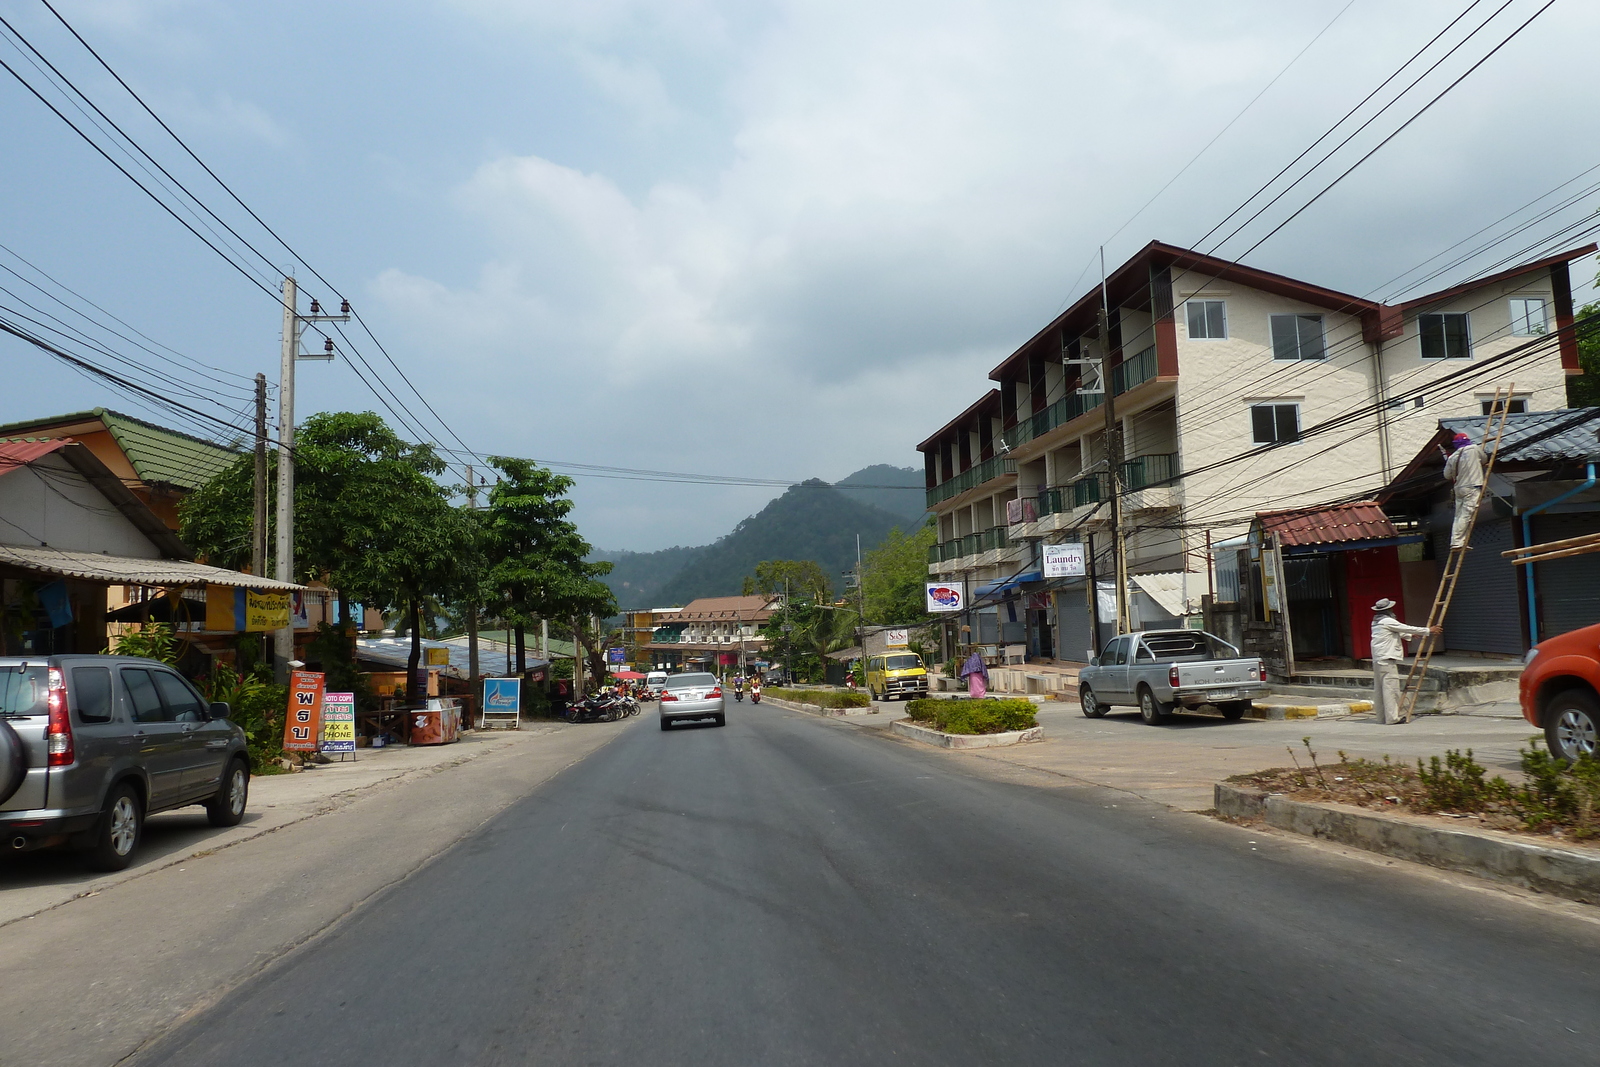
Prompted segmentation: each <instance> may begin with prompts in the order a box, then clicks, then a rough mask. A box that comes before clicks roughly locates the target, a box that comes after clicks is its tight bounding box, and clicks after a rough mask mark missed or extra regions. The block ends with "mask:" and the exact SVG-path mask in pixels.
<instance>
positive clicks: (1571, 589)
mask: <svg viewBox="0 0 1600 1067" xmlns="http://www.w3.org/2000/svg"><path fill="white" fill-rule="evenodd" d="M1596 532H1600V513H1596V512H1587V513H1580V514H1574V515H1535V516H1534V517H1533V540H1534V543H1535V544H1543V543H1544V542H1547V541H1562V540H1565V539H1566V538H1568V537H1578V536H1581V535H1582V534H1591V533H1596ZM1517 570H1518V571H1521V570H1522V568H1521V567H1518V568H1517ZM1533 580H1534V585H1535V587H1536V588H1537V591H1538V595H1539V640H1541V641H1543V640H1544V639H1545V638H1547V637H1554V636H1555V635H1556V634H1564V633H1566V632H1567V631H1568V630H1577V629H1581V628H1582V627H1585V626H1593V625H1594V624H1595V623H1597V622H1600V553H1591V554H1589V555H1586V556H1568V557H1567V558H1565V559H1552V560H1548V561H1546V562H1544V563H1537V564H1534V575H1533Z"/></svg>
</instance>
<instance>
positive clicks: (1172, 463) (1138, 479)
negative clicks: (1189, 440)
mask: <svg viewBox="0 0 1600 1067" xmlns="http://www.w3.org/2000/svg"><path fill="white" fill-rule="evenodd" d="M1177 473H1178V454H1177V453H1176V452H1158V453H1153V454H1151V455H1148V456H1136V457H1134V458H1133V459H1130V460H1129V461H1128V462H1126V463H1124V464H1123V465H1122V485H1123V488H1125V489H1143V488H1145V487H1146V486H1151V485H1159V484H1161V483H1162V482H1169V481H1171V480H1172V478H1173V476H1174V475H1176V474H1177Z"/></svg>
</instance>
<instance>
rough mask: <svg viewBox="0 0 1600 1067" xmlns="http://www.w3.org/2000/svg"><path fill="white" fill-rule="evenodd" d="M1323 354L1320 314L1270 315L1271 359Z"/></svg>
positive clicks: (1316, 356) (1308, 356)
mask: <svg viewBox="0 0 1600 1067" xmlns="http://www.w3.org/2000/svg"><path fill="white" fill-rule="evenodd" d="M1325 355H1327V351H1326V349H1325V348H1324V347H1323V344H1322V316H1321V315H1274V316H1272V358H1273V359H1321V358H1322V357H1323V356H1325Z"/></svg>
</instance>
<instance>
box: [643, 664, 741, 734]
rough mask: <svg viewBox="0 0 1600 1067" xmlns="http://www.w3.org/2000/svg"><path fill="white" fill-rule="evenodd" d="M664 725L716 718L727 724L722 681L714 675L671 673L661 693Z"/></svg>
mask: <svg viewBox="0 0 1600 1067" xmlns="http://www.w3.org/2000/svg"><path fill="white" fill-rule="evenodd" d="M658 707H660V709H661V728H662V729H663V730H665V729H666V728H667V727H669V726H671V725H672V724H673V723H675V722H687V721H688V720H690V719H714V720H716V724H717V725H718V726H725V725H727V722H728V719H727V706H726V705H725V704H724V703H723V701H722V684H721V683H720V682H718V681H717V676H716V675H714V674H671V675H668V676H667V686H666V689H665V691H663V692H662V694H661V703H660V704H659V705H658Z"/></svg>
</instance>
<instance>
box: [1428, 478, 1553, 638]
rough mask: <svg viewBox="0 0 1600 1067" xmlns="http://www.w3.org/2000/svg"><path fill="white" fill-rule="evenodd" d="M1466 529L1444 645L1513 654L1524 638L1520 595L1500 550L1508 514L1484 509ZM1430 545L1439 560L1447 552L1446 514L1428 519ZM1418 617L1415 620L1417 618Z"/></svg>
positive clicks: (1508, 543)
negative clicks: (1491, 515) (1493, 515)
mask: <svg viewBox="0 0 1600 1067" xmlns="http://www.w3.org/2000/svg"><path fill="white" fill-rule="evenodd" d="M1484 512H1485V514H1483V515H1480V516H1479V518H1478V524H1477V525H1476V526H1475V527H1474V528H1473V530H1472V551H1471V552H1468V553H1467V558H1466V561H1465V562H1464V563H1463V564H1462V565H1461V578H1460V580H1459V581H1457V582H1456V592H1455V596H1454V597H1452V598H1451V601H1450V612H1449V614H1447V615H1446V616H1445V617H1444V643H1445V648H1447V649H1449V650H1450V651H1452V652H1498V653H1502V654H1504V655H1509V656H1515V655H1519V654H1520V653H1522V652H1523V650H1524V649H1525V648H1526V647H1527V644H1526V642H1525V640H1524V639H1523V636H1522V610H1521V607H1520V604H1521V601H1520V600H1519V599H1518V597H1517V574H1516V568H1514V567H1512V566H1511V564H1510V562H1509V561H1508V560H1506V559H1504V558H1502V557H1501V555H1500V553H1501V552H1504V551H1505V550H1506V549H1508V548H1511V547H1513V546H1512V540H1511V520H1510V519H1497V520H1494V521H1486V520H1487V519H1488V509H1487V508H1485V509H1484ZM1433 529H1434V534H1433V550H1434V553H1435V555H1436V556H1437V558H1438V559H1439V560H1440V569H1441V570H1442V569H1443V561H1444V560H1445V559H1446V558H1448V556H1449V554H1450V517H1449V513H1448V512H1446V513H1445V515H1444V521H1443V523H1441V522H1440V521H1439V518H1438V516H1437V515H1436V516H1435V518H1434V523H1433ZM1421 621H1422V620H1418V622H1419V623H1420V622H1421Z"/></svg>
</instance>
